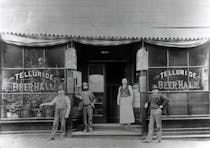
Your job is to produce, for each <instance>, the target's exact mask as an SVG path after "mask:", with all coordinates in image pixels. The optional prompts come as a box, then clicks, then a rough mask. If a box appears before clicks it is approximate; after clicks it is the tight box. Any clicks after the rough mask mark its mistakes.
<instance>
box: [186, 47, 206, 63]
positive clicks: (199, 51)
mask: <svg viewBox="0 0 210 148" xmlns="http://www.w3.org/2000/svg"><path fill="white" fill-rule="evenodd" d="M208 50H209V48H207V47H206V46H199V47H195V48H192V49H190V50H189V60H190V66H208V62H209V61H208Z"/></svg>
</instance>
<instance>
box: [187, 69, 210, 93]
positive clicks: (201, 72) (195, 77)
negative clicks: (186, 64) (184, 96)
mask: <svg viewBox="0 0 210 148" xmlns="http://www.w3.org/2000/svg"><path fill="white" fill-rule="evenodd" d="M208 77H209V75H208V68H207V67H206V68H190V72H189V89H191V90H208V89H209V82H208Z"/></svg>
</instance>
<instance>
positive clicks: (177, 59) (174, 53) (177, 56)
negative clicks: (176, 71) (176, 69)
mask: <svg viewBox="0 0 210 148" xmlns="http://www.w3.org/2000/svg"><path fill="white" fill-rule="evenodd" d="M169 65H170V66H187V50H186V49H178V48H171V49H169Z"/></svg>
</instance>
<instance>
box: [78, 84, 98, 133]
mask: <svg viewBox="0 0 210 148" xmlns="http://www.w3.org/2000/svg"><path fill="white" fill-rule="evenodd" d="M75 97H76V98H79V99H81V104H80V105H81V107H82V115H83V123H84V132H88V131H90V132H93V108H94V103H95V101H96V100H95V96H94V95H93V93H92V92H91V91H89V90H88V83H87V82H84V83H83V84H82V91H81V92H80V93H79V94H78V95H75Z"/></svg>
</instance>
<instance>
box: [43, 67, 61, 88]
mask: <svg viewBox="0 0 210 148" xmlns="http://www.w3.org/2000/svg"><path fill="white" fill-rule="evenodd" d="M45 73H46V75H49V77H45V85H46V89H45V92H57V90H58V88H61V87H62V88H63V89H65V88H64V86H65V84H64V69H45Z"/></svg>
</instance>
